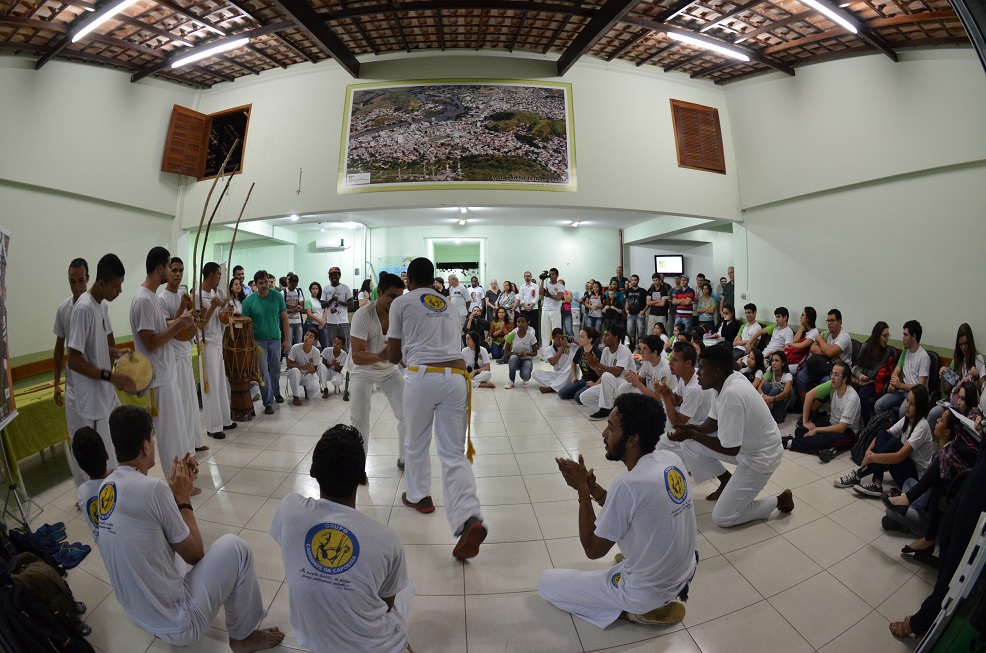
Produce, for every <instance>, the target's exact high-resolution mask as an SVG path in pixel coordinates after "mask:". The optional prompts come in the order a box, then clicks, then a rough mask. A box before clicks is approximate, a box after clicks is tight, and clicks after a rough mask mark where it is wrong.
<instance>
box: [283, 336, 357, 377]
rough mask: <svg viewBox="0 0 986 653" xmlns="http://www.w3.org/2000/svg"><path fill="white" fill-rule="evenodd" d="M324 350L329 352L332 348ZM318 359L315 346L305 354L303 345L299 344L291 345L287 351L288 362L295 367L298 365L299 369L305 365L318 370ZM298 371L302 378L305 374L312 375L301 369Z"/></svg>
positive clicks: (319, 357)
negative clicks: (312, 366)
mask: <svg viewBox="0 0 986 653" xmlns="http://www.w3.org/2000/svg"><path fill="white" fill-rule="evenodd" d="M325 350H326V351H328V352H331V351H332V347H326V348H325ZM345 353H346V352H345V351H343V352H342V354H343V355H345ZM320 359H321V356H320V354H319V351H318V347H316V346H315V345H312V349H311V351H308V352H306V351H305V343H303V342H299V343H297V344H295V345H291V349H289V350H288V360H289V361H291V362H292V363H294V364H295V365H299V366H301V367H305V366H307V365H314V366H315V367H316V368H318V364H319V362H320ZM298 371H299V372H301V375H302V376H305V375H306V374H313V372H309V371H308V370H305V369H301V370H298Z"/></svg>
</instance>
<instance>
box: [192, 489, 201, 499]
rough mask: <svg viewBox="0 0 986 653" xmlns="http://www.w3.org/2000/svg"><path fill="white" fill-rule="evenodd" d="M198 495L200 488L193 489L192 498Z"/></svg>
mask: <svg viewBox="0 0 986 653" xmlns="http://www.w3.org/2000/svg"><path fill="white" fill-rule="evenodd" d="M200 494H202V488H200V487H193V488H192V496H193V497H195V496H198V495H200Z"/></svg>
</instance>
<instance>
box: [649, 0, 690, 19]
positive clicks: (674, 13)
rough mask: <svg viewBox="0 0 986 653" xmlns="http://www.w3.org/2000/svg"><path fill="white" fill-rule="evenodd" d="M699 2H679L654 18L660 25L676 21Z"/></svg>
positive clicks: (686, 0) (683, 0) (680, 0)
mask: <svg viewBox="0 0 986 653" xmlns="http://www.w3.org/2000/svg"><path fill="white" fill-rule="evenodd" d="M697 2H698V0H678V2H676V3H675V4H673V5H671V6H670V7H668V8H667V9H665V10H664V11H662V12H661V13H659V14H658V15H657V16H655V17H654V20H656V21H657V22H659V23H666V22H668V21H671V20H674V19H675V18H677V17H678V16H680V15H681V14H683V13H685V10H686V9H688V8H689V7H691V6H692V5H694V4H696V3H697Z"/></svg>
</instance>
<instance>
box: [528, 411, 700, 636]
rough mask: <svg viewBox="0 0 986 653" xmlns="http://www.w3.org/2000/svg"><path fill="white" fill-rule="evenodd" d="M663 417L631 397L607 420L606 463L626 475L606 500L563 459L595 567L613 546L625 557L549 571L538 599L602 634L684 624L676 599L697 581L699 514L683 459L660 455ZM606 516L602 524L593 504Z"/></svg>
mask: <svg viewBox="0 0 986 653" xmlns="http://www.w3.org/2000/svg"><path fill="white" fill-rule="evenodd" d="M663 424H664V410H663V409H662V408H661V405H660V404H659V403H658V402H657V401H656V400H654V399H652V398H651V397H646V396H644V395H641V394H624V395H621V396H620V397H618V398H617V399H616V404H615V406H614V409H613V411H612V412H611V413H610V414H609V417H608V418H607V424H606V430H605V431H603V442H604V443H605V446H606V459H607V460H619V461H622V462H623V463H624V464H626V466H627V473H626V474H623V475H622V476H619V477H618V478H617V479H616V480H615V481H614V482H613V487H612V489H611V490H610V491H609V492H607V491H606V490H604V489H603V488H601V487H600V486H599V484H597V483H596V477H595V475H594V474H593V471H592V470H591V469H586V467H585V463H584V462H583V460H582V456H581V455H580V456H579V461H578V462H577V463H576V462H575V461H573V460H571V459H569V458H558V459H556V460H557V461H558V469H560V470H561V473H562V476H564V477H565V482H566V483H568V485H569V486H570V487H572V488H573V489H575V490H576V491H578V495H579V498H578V503H579V539H580V540H581V542H582V548H583V549H584V550H585V554H586V555H587V556H588V557H589V558H591V559H592V560H597V559H599V558H602V557H603V556H605V555H606V554H608V553H609V551H610V549H612V548H613V545H614V544H616V545H618V546H619V548H620V550H621V551H622V552H623V554H622V555H617V557H616V560H617V562H616V564H615V565H614V566H613V567H610V568H609V569H604V570H600V571H576V570H574V569H548V570H546V571H544V572H542V573H541V576H540V577H539V578H538V591H539V592H540V593H541V596H542V597H544V598H545V599H546V600H547V601H549V602H551V604H552V605H554V606H555V607H557V608H559V609H561V610H565V611H566V612H570V613H571V614H574V615H575V616H577V617H579V618H581V619H584V620H586V621H588V622H589V623H591V624H593V625H594V626H597V627H599V628H605V627H606V626H608V625H610V624H612V623H613V622H615V621H617V620H623V621H632V622H634V623H645V624H660V625H670V624H674V623H677V622H679V621H681V620H682V619H683V618H684V616H685V606H683V605H682V604H681V603H679V602H677V601H676V600H675V599H677V598H679V597H680V598H681V599H682V600H687V598H688V583H689V582H690V581H691V579H692V576H694V575H695V567H696V565H697V562H698V556H697V554H696V551H695V533H696V530H695V509H694V507H693V506H692V497H691V492H690V488H689V483H688V476H687V474H686V473H685V466H684V465H683V464H682V462H681V458H679V457H678V455H677V454H675V453H674V452H671V451H655V450H654V448H655V447H656V446H657V442H658V440H659V439H660V437H661V434H662V433H663V431H664V427H663ZM593 501H596V503H598V504H599V505H601V506H602V507H603V508H602V510H601V511H600V513H599V519H598V520H597V519H596V515H595V511H594V510H593V507H592V502H593Z"/></svg>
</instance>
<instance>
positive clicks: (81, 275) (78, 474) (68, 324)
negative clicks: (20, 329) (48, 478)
mask: <svg viewBox="0 0 986 653" xmlns="http://www.w3.org/2000/svg"><path fill="white" fill-rule="evenodd" d="M68 285H69V290H71V291H72V294H71V296H69V297H68V298H66V299H65V301H63V302H62V303H61V304H59V305H58V310H57V311H56V312H55V326H54V328H53V329H52V333H54V334H55V379H54V386H55V391H54V399H55V405H56V406H64V407H65V423H66V424H67V425H68V436H69V441H68V442H67V443H66V448H67V449H71V441H72V438H73V437H74V434H75V432H76V431H77V430H79V428H80V427H81V426H82V423H81V421H80V418H79V414H78V412H77V411H76V409H75V390H74V389H73V388H72V374H71V372H70V371H69V368H68V365H65V362H66V361H65V353H66V352H65V347H66V344H67V343H68V340H69V334H70V333H71V332H72V310H73V309H74V308H75V303H76V302H77V301H79V297H81V296H82V295H83V294H84V293H85V292H86V290H87V289H88V286H89V263H87V262H86V260H85V259H84V258H77V259H73V260H72V262H71V263H69V266H68ZM63 367H64V370H65V393H64V394H63V393H62V386H61V379H62V369H63ZM68 461H69V469H70V470H71V471H72V480H74V481H75V487H79V486H80V485H82V484H83V483H85V482H86V481H87V480H88V478H87V477H86V474H85V472H84V471H83V470H81V469H79V466H78V465H77V464H76V463H75V458H74V457H73V456H71V455H69V456H68Z"/></svg>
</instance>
